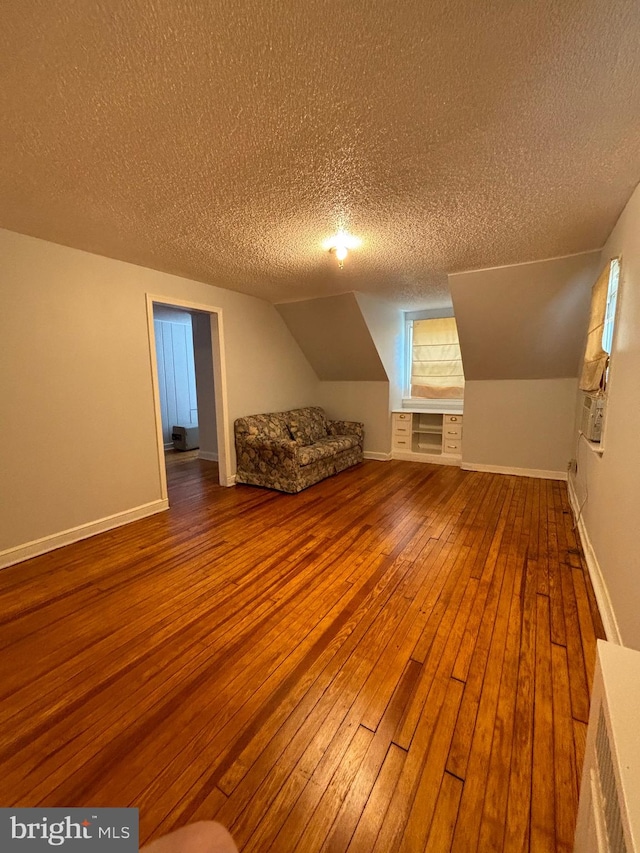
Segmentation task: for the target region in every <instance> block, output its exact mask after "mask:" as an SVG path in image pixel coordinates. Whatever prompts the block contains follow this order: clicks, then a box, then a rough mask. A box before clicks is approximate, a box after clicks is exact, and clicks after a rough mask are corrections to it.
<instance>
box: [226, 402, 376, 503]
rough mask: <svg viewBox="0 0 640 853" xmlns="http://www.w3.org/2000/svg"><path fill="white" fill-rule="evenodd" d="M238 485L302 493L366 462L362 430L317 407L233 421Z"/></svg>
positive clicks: (252, 416) (360, 426)
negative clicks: (334, 475) (322, 481)
mask: <svg viewBox="0 0 640 853" xmlns="http://www.w3.org/2000/svg"><path fill="white" fill-rule="evenodd" d="M235 438H236V456H237V461H238V470H237V472H236V482H237V483H248V484H249V485H251V486H266V487H267V488H269V489H278V490H279V491H281V492H291V493H295V492H300V491H302V489H306V488H307V486H312V485H313V484H314V483H317V482H319V481H320V480H323V479H324V478H325V477H330V476H331V475H332V474H337V473H338V472H339V471H344V469H345V468H349V466H351V465H356V464H357V463H358V462H361V461H362V444H363V441H364V425H363V424H361V423H356V422H355V421H329V420H327V419H326V417H325V414H324V411H323V410H322V409H320V408H318V407H315V406H309V407H307V408H306V409H292V410H291V411H289V412H272V413H271V414H266V415H250V416H248V417H245V418H238V420H237V421H236V422H235Z"/></svg>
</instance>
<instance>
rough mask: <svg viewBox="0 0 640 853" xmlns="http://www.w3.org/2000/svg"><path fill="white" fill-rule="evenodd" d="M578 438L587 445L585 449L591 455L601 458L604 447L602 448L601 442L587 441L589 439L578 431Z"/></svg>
mask: <svg viewBox="0 0 640 853" xmlns="http://www.w3.org/2000/svg"><path fill="white" fill-rule="evenodd" d="M580 438H581V439H582V440H583V441H584V443H585V444H586V445H587V447H588V448H589V450H590V451H591V452H592V453H595V454H596V456H602V454H603V453H604V447H603V446H602V442H601V441H589V439H588V438H587V437H586V435H585V434H584V433H583V432H582V431H580Z"/></svg>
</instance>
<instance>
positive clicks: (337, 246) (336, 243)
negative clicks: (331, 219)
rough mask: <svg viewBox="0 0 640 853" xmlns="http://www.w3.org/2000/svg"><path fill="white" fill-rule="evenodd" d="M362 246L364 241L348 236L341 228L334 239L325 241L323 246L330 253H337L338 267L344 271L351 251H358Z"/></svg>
mask: <svg viewBox="0 0 640 853" xmlns="http://www.w3.org/2000/svg"><path fill="white" fill-rule="evenodd" d="M361 244H362V240H361V239H360V238H359V237H353V236H352V235H351V234H348V233H347V232H346V231H344V230H343V229H342V228H340V229H339V231H338V233H337V234H334V235H333V237H329V239H328V240H325V242H324V244H323V245H324V248H325V249H326V250H327V251H328V252H334V253H335V256H336V258H337V259H338V266H339V267H340V269H342V267H343V266H344V260H345V258H346V257H347V255H348V253H349V250H350V249H357V248H358V246H360V245H361Z"/></svg>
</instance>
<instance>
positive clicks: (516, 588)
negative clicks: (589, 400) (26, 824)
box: [0, 455, 603, 853]
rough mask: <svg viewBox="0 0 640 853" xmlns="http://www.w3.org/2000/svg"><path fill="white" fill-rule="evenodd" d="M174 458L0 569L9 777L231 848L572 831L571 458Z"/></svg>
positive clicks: (575, 750)
mask: <svg viewBox="0 0 640 853" xmlns="http://www.w3.org/2000/svg"><path fill="white" fill-rule="evenodd" d="M168 484H169V494H170V502H171V509H170V510H169V511H168V512H167V513H161V514H158V515H155V516H152V517H150V518H148V519H142V520H140V521H137V522H133V523H132V524H130V525H127V526H125V527H122V528H118V529H115V530H111V531H108V532H106V533H104V534H100V535H98V536H95V537H92V538H91V539H87V540H82V541H80V542H77V543H74V544H72V545H69V546H67V547H65V548H61V549H58V550H57V551H54V552H51V553H49V554H44V555H42V556H40V557H37V558H34V559H33V560H29V561H26V562H24V563H22V564H18V565H16V566H13V567H10V568H8V569H5V570H3V571H2V572H0V648H2V650H3V655H2V656H1V657H0V696H2V702H1V704H0V759H1V760H2V766H3V773H2V775H0V802H3V803H4V804H7V805H9V804H11V805H16V806H19V805H25V806H26V805H31V806H34V805H38V804H42V805H62V806H84V805H95V806H99V805H105V806H107V805H112V806H114V805H122V806H126V805H132V806H136V807H138V808H139V809H140V827H141V841H143V842H145V841H148V840H149V839H152V838H155V837H158V835H159V834H161V833H163V832H167V831H169V830H171V829H173V828H176V827H177V826H179V825H182V824H184V823H185V822H188V821H191V820H201V819H218V820H221V821H222V822H223V823H224V824H225V825H227V826H228V827H229V828H230V829H231V831H232V833H233V834H234V836H235V838H236V841H237V843H238V846H239V849H240V850H241V851H242V853H245V851H256V853H257V851H260V853H262V851H265V850H269V851H273V853H295V851H300V853H317V851H320V850H325V851H329V850H330V851H340V853H343V851H346V850H349V851H350V853H360V852H362V853H371V851H375V853H398V851H400V850H415V851H421V853H422V851H423V850H428V851H438V853H440V851H442V853H446V851H447V850H464V851H465V853H467V851H473V850H476V849H478V850H491V851H494V850H495V851H516V850H517V851H530V853H538V850H544V849H549V850H552V849H556V850H558V851H561V853H562V851H568V850H569V849H570V844H571V835H572V827H573V823H574V821H575V813H576V808H577V792H578V786H579V780H580V774H581V767H582V760H583V755H584V746H585V737H586V721H587V719H588V710H589V691H590V687H591V680H590V679H591V673H592V671H593V665H594V659H595V642H596V639H597V638H598V637H600V636H603V630H602V623H601V619H600V614H599V613H598V610H597V604H596V600H595V596H594V594H593V590H592V588H591V584H590V580H589V577H588V573H587V571H586V569H585V562H584V555H583V554H582V551H581V549H580V545H579V542H578V541H577V539H576V534H575V530H574V523H573V518H572V516H571V513H570V508H569V503H568V498H567V492H566V486H565V484H563V483H561V482H552V481H541V480H531V479H527V478H522V477H513V476H501V475H497V474H484V473H479V472H465V471H462V470H460V469H459V468H456V467H447V466H432V465H425V464H419V463H409V462H399V461H392V462H384V463H383V462H374V461H365V462H364V463H363V464H362V465H360V466H357V467H356V468H352V469H349V470H348V471H345V472H343V473H342V474H340V475H338V476H336V477H331V478H329V479H327V480H325V481H323V482H321V483H319V484H317V485H316V486H314V487H312V488H310V489H307V490H305V491H303V492H301V493H300V494H298V495H285V494H281V493H277V492H274V491H270V490H266V489H259V488H254V487H250V486H237V487H235V488H232V489H227V488H222V487H220V486H219V484H218V482H217V465H216V464H215V463H209V462H205V461H203V460H199V459H197V457H194V456H191V457H189V456H188V455H184V456H183V455H178V456H177V457H176V456H173V457H170V460H169V464H168ZM532 790H533V791H534V792H535V794H534V796H533V797H532Z"/></svg>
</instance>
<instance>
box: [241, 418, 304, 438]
mask: <svg viewBox="0 0 640 853" xmlns="http://www.w3.org/2000/svg"><path fill="white" fill-rule="evenodd" d="M287 414H288V413H287V412H270V413H269V414H265V415H248V416H247V417H246V418H238V419H237V421H236V422H235V424H234V426H235V434H236V436H242V435H260V436H264V438H273V439H287V440H289V441H290V440H291V435H290V434H289V428H288V426H287Z"/></svg>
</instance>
